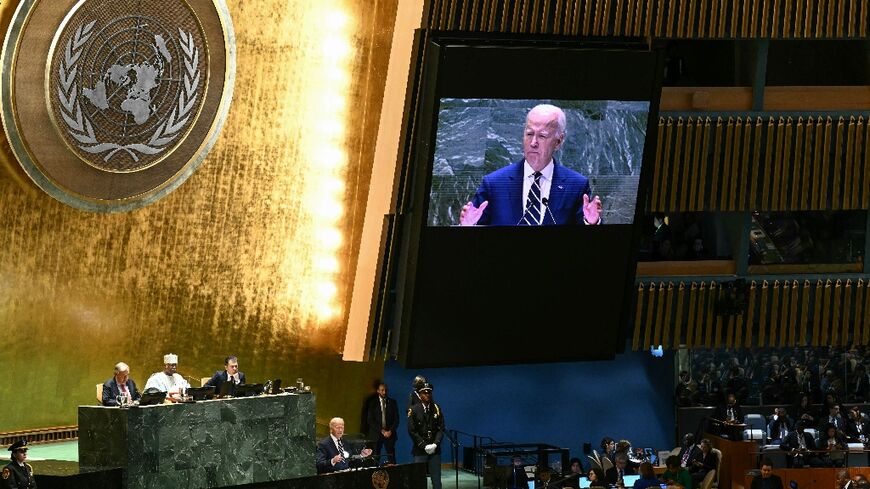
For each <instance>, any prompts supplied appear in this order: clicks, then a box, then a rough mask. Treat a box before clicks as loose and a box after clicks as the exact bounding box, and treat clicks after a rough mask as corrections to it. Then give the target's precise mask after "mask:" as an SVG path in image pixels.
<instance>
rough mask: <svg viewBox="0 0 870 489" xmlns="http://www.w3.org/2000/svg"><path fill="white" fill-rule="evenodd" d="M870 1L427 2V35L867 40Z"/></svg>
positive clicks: (439, 0)
mask: <svg viewBox="0 0 870 489" xmlns="http://www.w3.org/2000/svg"><path fill="white" fill-rule="evenodd" d="M868 12H870V6H868V0H813V1H809V0H776V1H770V0H430V1H429V2H428V4H427V8H426V10H425V14H424V15H425V17H424V25H426V26H427V27H428V28H430V29H438V30H458V31H471V32H506V33H514V34H555V35H566V36H582V37H595V36H633V37H657V38H687V39H691V38H703V39H758V38H771V39H790V38H792V39H793V38H798V39H836V38H855V37H866V36H867V32H868V25H870V15H868Z"/></svg>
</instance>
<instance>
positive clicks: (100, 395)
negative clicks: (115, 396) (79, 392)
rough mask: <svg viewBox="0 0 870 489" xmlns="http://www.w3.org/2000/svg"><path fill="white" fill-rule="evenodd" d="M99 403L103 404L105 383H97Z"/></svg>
mask: <svg viewBox="0 0 870 489" xmlns="http://www.w3.org/2000/svg"><path fill="white" fill-rule="evenodd" d="M97 404H100V405H102V404H103V384H97Z"/></svg>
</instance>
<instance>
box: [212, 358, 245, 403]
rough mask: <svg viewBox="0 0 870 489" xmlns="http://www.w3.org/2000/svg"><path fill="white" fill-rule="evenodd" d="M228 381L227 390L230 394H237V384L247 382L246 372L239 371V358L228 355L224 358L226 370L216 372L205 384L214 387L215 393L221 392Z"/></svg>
mask: <svg viewBox="0 0 870 489" xmlns="http://www.w3.org/2000/svg"><path fill="white" fill-rule="evenodd" d="M226 382H229V383H230V384H229V385H228V386H227V387H228V388H227V391H226V393H227V395H229V396H234V395H236V386H237V385H239V384H244V383H245V373H244V372H239V359H238V358H236V357H234V356H228V357H226V358H225V359H224V370H218V371H217V372H215V373H214V375H213V376H212V378H210V379H208V382H206V383H205V385H206V386H212V387H214V391H215V394H220V393H221V389H222V388H223V385H224V383H226Z"/></svg>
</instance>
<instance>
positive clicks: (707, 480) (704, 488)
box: [701, 470, 719, 489]
mask: <svg viewBox="0 0 870 489" xmlns="http://www.w3.org/2000/svg"><path fill="white" fill-rule="evenodd" d="M718 475H719V471H718V470H710V471H708V472H707V475H705V476H704V480H702V481H701V489H710V488H712V487H713V479H715V478H716V477H717V476H718Z"/></svg>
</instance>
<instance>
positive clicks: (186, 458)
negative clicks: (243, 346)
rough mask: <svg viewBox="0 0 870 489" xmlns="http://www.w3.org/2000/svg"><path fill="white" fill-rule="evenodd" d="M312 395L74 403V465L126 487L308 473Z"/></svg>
mask: <svg viewBox="0 0 870 489" xmlns="http://www.w3.org/2000/svg"><path fill="white" fill-rule="evenodd" d="M314 405H315V399H314V396H313V395H312V394H298V395H297V394H279V395H274V396H259V397H244V398H236V399H225V400H213V401H200V402H196V403H190V404H172V405H159V406H147V407H134V408H124V409H122V408H117V407H101V406H79V464H80V465H81V466H83V467H121V468H122V469H124V471H123V473H124V476H123V478H124V486H125V487H127V488H128V489H146V488H147V489H151V488H154V489H157V488H160V489H163V488H167V487H185V488H201V487H202V488H204V487H225V486H233V485H239V484H249V483H253V482H265V481H276V480H281V479H289V478H294V477H303V476H308V475H314V474H315V473H316V470H315V466H314V455H315V446H316V440H315V433H314V431H315V417H314Z"/></svg>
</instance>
